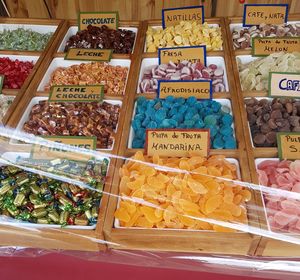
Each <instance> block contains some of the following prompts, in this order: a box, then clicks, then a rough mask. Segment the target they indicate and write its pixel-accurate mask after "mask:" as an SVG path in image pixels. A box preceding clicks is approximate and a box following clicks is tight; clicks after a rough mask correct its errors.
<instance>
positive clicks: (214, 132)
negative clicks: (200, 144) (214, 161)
mask: <svg viewBox="0 0 300 280" xmlns="http://www.w3.org/2000/svg"><path fill="white" fill-rule="evenodd" d="M205 128H209V130H210V137H212V138H214V137H215V136H216V135H217V133H218V130H219V127H218V126H215V125H206V126H205Z"/></svg>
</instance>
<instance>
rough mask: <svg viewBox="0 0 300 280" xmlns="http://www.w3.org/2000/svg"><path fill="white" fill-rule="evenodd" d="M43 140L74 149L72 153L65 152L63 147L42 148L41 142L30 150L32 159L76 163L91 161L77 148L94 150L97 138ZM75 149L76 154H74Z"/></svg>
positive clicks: (45, 137) (68, 137)
mask: <svg viewBox="0 0 300 280" xmlns="http://www.w3.org/2000/svg"><path fill="white" fill-rule="evenodd" d="M42 138H43V139H45V140H49V141H54V142H56V143H58V144H65V145H70V146H73V147H74V152H72V151H67V150H65V149H64V147H63V145H57V146H56V147H55V148H54V147H49V146H44V145H43V143H45V142H43V141H41V142H40V143H39V144H35V145H33V147H32V150H31V158H32V159H48V160H49V159H57V158H62V159H69V160H76V161H85V160H89V159H91V156H90V155H85V154H84V153H82V152H79V151H78V149H77V148H84V149H87V150H96V144H97V138H96V137H85V136H44V137H42ZM76 149H77V152H76Z"/></svg>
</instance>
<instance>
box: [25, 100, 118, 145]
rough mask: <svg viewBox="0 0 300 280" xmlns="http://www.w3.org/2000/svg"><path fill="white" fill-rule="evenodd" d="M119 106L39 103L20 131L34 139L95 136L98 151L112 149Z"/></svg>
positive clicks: (33, 108)
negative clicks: (57, 136)
mask: <svg viewBox="0 0 300 280" xmlns="http://www.w3.org/2000/svg"><path fill="white" fill-rule="evenodd" d="M119 114H120V106H119V105H113V104H110V103H108V102H103V103H97V102H89V103H81V102H74V103H63V102H62V103H52V102H48V101H46V100H44V101H40V102H39V103H38V104H36V105H34V106H33V107H32V109H31V112H30V115H29V119H28V120H27V121H26V122H25V123H24V125H23V129H24V131H25V132H27V133H32V134H34V135H61V136H96V137H97V148H98V149H110V148H112V146H113V141H114V138H113V136H112V134H113V132H114V131H115V129H116V128H117V124H118V120H119Z"/></svg>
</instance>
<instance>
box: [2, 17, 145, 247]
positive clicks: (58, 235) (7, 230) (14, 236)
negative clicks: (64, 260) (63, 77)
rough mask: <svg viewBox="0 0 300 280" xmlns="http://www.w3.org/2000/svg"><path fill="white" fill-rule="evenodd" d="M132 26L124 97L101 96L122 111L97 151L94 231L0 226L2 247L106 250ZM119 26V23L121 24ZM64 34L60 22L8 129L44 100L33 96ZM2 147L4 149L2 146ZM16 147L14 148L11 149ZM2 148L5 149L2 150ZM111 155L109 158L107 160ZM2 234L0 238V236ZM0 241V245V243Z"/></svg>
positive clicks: (128, 89)
mask: <svg viewBox="0 0 300 280" xmlns="http://www.w3.org/2000/svg"><path fill="white" fill-rule="evenodd" d="M124 24H130V22H124ZM132 24H133V25H135V26H138V27H139V28H138V29H139V30H138V33H137V38H136V48H135V52H134V54H131V55H128V56H127V57H126V58H127V59H128V58H130V59H131V66H130V71H129V74H128V82H127V87H126V90H125V95H124V96H114V97H112V96H105V98H108V99H114V100H121V101H122V102H123V104H122V109H121V112H120V118H119V123H118V131H117V133H116V135H115V143H114V149H113V150H112V151H101V152H105V153H107V156H108V157H109V158H110V160H111V162H110V169H109V173H108V176H107V183H106V184H105V189H104V194H103V198H102V202H101V206H100V213H99V217H98V223H97V227H96V229H95V230H73V229H59V230H58V229H42V230H39V232H38V233H37V232H34V231H30V230H27V229H26V230H25V229H23V228H22V229H20V228H16V227H9V226H0V232H1V245H6V246H24V247H39V248H46V249H65V250H81V251H98V250H105V249H106V242H105V241H104V236H103V230H102V229H103V223H104V217H105V215H106V210H107V203H108V199H109V196H110V192H111V184H112V180H113V175H114V173H115V166H116V158H115V155H116V154H117V152H118V149H119V143H120V140H121V135H122V129H123V123H124V120H125V113H126V109H127V101H128V99H129V98H130V95H132V96H134V92H132V90H131V89H132V81H134V80H135V74H136V67H135V64H136V61H137V60H136V57H139V56H140V53H141V51H140V49H139V48H138V46H139V45H140V43H141V42H140V41H141V39H142V37H141V34H142V31H141V30H142V28H143V25H142V23H137V22H134V23H132ZM121 26H123V23H121ZM66 30H68V25H67V22H66V21H65V22H64V26H63V27H62V28H61V30H60V33H59V34H57V36H56V37H55V43H53V44H52V46H51V48H50V49H49V51H48V52H47V53H46V54H45V57H44V59H43V63H42V65H41V66H40V68H39V69H38V71H37V72H36V73H35V77H34V78H33V80H32V82H31V83H30V85H29V87H28V88H27V90H26V91H25V93H24V95H23V98H22V99H21V100H20V102H19V103H18V104H17V106H16V110H15V111H14V112H13V114H12V115H11V117H10V119H9V122H8V125H9V126H10V127H13V128H14V127H16V125H17V124H18V122H19V120H20V119H21V117H22V115H23V113H24V111H25V109H26V107H27V106H28V104H29V102H30V100H31V99H32V98H33V97H35V96H48V94H49V93H48V92H37V88H38V86H39V84H40V81H41V79H42V77H43V76H44V73H45V72H46V71H47V69H48V67H49V65H50V63H51V61H52V59H53V58H54V57H60V56H63V55H64V54H63V53H56V50H57V48H58V46H59V45H60V42H61V40H62V39H63V37H64V35H65V32H66ZM115 57H118V58H125V57H124V56H123V57H119V56H118V55H114V56H113V58H115ZM3 146H4V145H3ZM15 146H16V145H15ZM5 147H6V146H5ZM30 148H31V147H30V146H28V145H27V146H26V145H18V146H16V147H13V148H9V149H6V150H12V149H14V150H16V149H19V150H17V151H20V152H21V151H24V150H25V151H29V150H30ZM0 150H1V149H0ZM109 154H111V155H112V156H109ZM2 232H3V234H2ZM18 235H19V236H20V235H22V236H23V237H24V238H22V239H20V238H18ZM2 240H3V241H2Z"/></svg>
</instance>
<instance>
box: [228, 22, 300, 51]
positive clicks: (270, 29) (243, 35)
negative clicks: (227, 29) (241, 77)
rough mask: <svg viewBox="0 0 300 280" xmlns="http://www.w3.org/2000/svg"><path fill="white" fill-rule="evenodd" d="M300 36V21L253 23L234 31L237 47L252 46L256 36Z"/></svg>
mask: <svg viewBox="0 0 300 280" xmlns="http://www.w3.org/2000/svg"><path fill="white" fill-rule="evenodd" d="M297 36H300V23H294V24H281V25H273V24H265V23H261V24H260V25H253V26H251V27H250V28H244V27H239V28H235V29H234V30H233V32H232V39H233V46H234V48H235V49H247V48H250V47H251V44H252V38H254V37H297Z"/></svg>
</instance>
